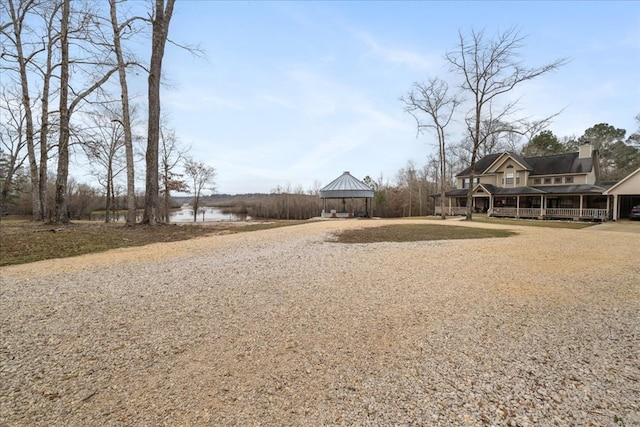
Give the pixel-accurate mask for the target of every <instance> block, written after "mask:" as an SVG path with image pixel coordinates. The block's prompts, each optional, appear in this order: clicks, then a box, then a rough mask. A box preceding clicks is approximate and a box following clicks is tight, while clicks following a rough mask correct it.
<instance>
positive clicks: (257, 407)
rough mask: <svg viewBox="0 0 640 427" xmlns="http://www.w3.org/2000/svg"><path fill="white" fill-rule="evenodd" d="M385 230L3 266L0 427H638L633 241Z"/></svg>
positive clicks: (266, 234)
mask: <svg viewBox="0 0 640 427" xmlns="http://www.w3.org/2000/svg"><path fill="white" fill-rule="evenodd" d="M394 222H398V221H394ZM386 223H389V221H323V222H318V223H310V224H305V225H301V226H295V227H287V228H281V229H274V230H266V231H261V232H253V233H242V234H236V235H226V236H215V237H210V238H203V239H198V240H195V241H190V242H181V243H175V244H163V245H154V246H151V247H148V248H136V249H128V250H121V251H112V252H109V253H107V254H100V255H91V256H83V257H77V258H74V259H72V260H66V261H65V260H58V261H56V260H54V261H47V262H43V263H34V264H30V265H26V266H18V267H6V268H2V269H0V328H1V329H0V330H1V339H2V340H1V346H0V425H2V426H129V425H131V426H141V425H147V426H162V425H166V426H180V425H184V426H283V425H290V426H302V425H327V426H351V425H357V426H388V425H418V426H627V427H629V426H640V261H639V259H640V257H639V254H640V252H639V248H640V239H639V238H640V235H639V234H634V233H621V232H610V231H606V230H600V229H599V228H598V227H599V226H595V227H591V228H587V229H583V230H566V229H548V228H533V227H526V228H525V227H509V228H511V229H515V230H517V231H518V233H519V234H518V235H517V236H514V237H509V238H499V239H498V238H494V239H481V240H457V241H456V240H453V241H439V242H417V243H379V244H369V245H362V244H356V245H344V244H338V243H332V242H328V241H327V237H328V236H329V233H331V232H333V231H335V230H339V229H341V228H347V227H363V226H367V227H368V226H378V225H382V224H386ZM435 223H436V224H440V225H443V226H447V225H462V226H477V225H474V224H472V225H469V224H466V223H462V222H452V221H446V222H444V223H443V222H440V221H437V222H435ZM639 225H640V224H639ZM485 227H488V226H486V225H485ZM145 251H146V252H145Z"/></svg>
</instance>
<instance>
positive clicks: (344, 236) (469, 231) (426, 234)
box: [334, 224, 516, 243]
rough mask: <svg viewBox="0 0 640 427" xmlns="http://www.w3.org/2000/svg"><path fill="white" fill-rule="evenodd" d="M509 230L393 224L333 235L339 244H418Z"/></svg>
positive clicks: (495, 234) (510, 233)
mask: <svg viewBox="0 0 640 427" xmlns="http://www.w3.org/2000/svg"><path fill="white" fill-rule="evenodd" d="M514 234H516V233H515V232H513V231H509V230H494V229H487V228H476V227H462V226H453V225H444V224H442V225H437V224H394V225H383V226H381V227H371V228H364V229H358V230H345V231H342V232H339V233H336V234H335V240H334V241H336V242H339V243H377V242H418V241H425V240H453V239H484V238H489V237H509V236H513V235H514Z"/></svg>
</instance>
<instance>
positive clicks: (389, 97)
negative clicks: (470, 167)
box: [162, 0, 640, 194]
mask: <svg viewBox="0 0 640 427" xmlns="http://www.w3.org/2000/svg"><path fill="white" fill-rule="evenodd" d="M514 26H515V27H517V28H519V29H520V31H521V34H522V35H526V36H527V41H526V45H525V47H524V48H523V49H522V51H521V53H522V59H523V61H524V62H525V63H526V64H528V65H530V66H539V65H542V64H544V63H546V62H550V61H552V60H554V59H557V58H561V57H567V58H569V59H570V63H569V64H568V65H566V66H565V67H563V68H562V69H560V70H559V71H557V72H555V73H553V74H550V75H547V76H543V77H542V78H540V79H539V80H537V81H533V82H531V83H530V84H527V85H526V86H523V87H522V88H521V89H520V90H519V91H518V93H514V94H513V95H514V96H522V101H521V105H520V106H521V108H522V115H523V116H527V117H531V118H541V117H543V116H546V115H550V114H552V113H555V112H557V111H560V110H561V109H563V108H566V109H565V111H564V112H563V113H562V114H561V115H560V116H559V117H558V118H557V119H556V120H555V121H554V123H553V124H552V125H551V126H550V128H549V129H550V130H552V131H553V132H554V134H556V135H557V136H559V137H561V136H571V135H576V136H580V135H581V134H582V133H583V131H584V130H585V129H587V128H589V127H591V126H593V125H594V124H597V123H601V122H606V123H609V124H611V125H614V126H616V127H621V128H625V129H627V131H628V132H629V133H630V132H632V131H635V130H636V129H637V123H636V121H635V120H634V117H635V116H636V115H637V114H639V113H640V2H631V1H624V2H615V1H610V2H577V1H571V2H552V1H545V2H525V1H514V2H506V1H504V2H503V1H500V2H479V1H478V2H418V1H412V2H399V1H393V2H384V1H376V2H368V1H351V2H346V1H345V2H341V1H318V2H310V1H300V2H293V1H291V2H266V1H264V2H263V1H255V2H253V1H251V2H250V1H233V2H224V1H189V0H179V1H178V2H177V4H176V10H175V12H174V16H173V20H172V22H171V27H170V37H171V38H172V39H173V40H175V41H177V42H179V43H183V44H199V45H200V47H201V48H202V49H203V50H204V51H205V54H206V57H204V58H197V57H194V56H191V55H190V54H188V53H186V52H184V51H182V50H180V49H177V48H175V47H173V46H171V45H167V51H166V54H165V63H164V69H163V71H164V77H165V79H166V80H167V82H168V83H169V85H168V86H167V87H165V88H163V92H162V101H163V108H164V111H165V112H167V113H168V114H169V117H170V120H171V126H173V127H174V128H175V130H176V132H177V135H178V137H179V138H180V141H181V143H182V144H187V145H191V147H192V148H191V151H190V155H192V156H193V157H195V158H197V159H199V160H202V161H204V162H205V163H207V164H209V165H211V166H213V167H214V168H215V169H216V171H217V174H218V175H217V179H216V181H217V192H218V193H231V194H235V193H249V192H269V191H270V190H272V189H274V188H275V187H276V186H278V185H279V186H281V187H286V186H290V187H291V188H292V189H294V188H297V187H301V188H302V189H304V190H308V189H311V188H312V187H313V186H314V185H318V184H319V185H321V186H323V185H326V184H328V183H329V182H330V181H331V180H333V179H334V178H336V177H337V176H339V175H340V174H341V173H342V172H343V171H346V170H348V171H351V173H352V174H353V175H354V176H356V177H358V178H363V177H364V176H365V175H370V176H372V177H374V178H378V177H379V176H380V175H381V174H382V176H383V177H384V178H385V179H390V180H393V178H394V175H395V174H396V172H397V171H398V170H399V169H400V168H402V167H404V166H405V165H406V164H407V161H408V160H413V161H414V162H415V164H416V166H418V167H420V166H421V165H423V164H424V162H425V159H426V157H427V156H428V155H429V154H430V153H435V152H436V149H437V148H436V145H435V144H434V142H435V136H433V135H428V134H427V135H422V136H420V137H418V138H416V128H415V122H414V119H413V118H412V117H411V116H409V115H408V114H406V113H404V111H403V104H402V103H401V102H400V100H399V98H400V97H401V96H402V95H404V94H405V93H406V92H407V91H408V90H409V88H410V86H411V84H412V83H413V82H414V81H422V80H426V79H427V77H429V76H438V77H441V78H443V79H445V80H448V81H449V82H450V84H455V83H456V82H457V80H456V76H454V75H452V74H451V73H449V72H448V69H447V66H446V64H445V62H444V60H443V55H444V53H445V52H446V51H447V50H451V49H453V48H455V44H456V40H457V34H458V31H459V30H461V31H465V32H466V31H468V30H471V29H476V30H481V29H484V30H485V32H486V33H487V34H495V33H497V32H498V31H503V30H505V29H507V28H509V27H514ZM449 133H450V135H449V140H450V141H452V142H454V141H458V140H460V139H461V138H462V136H463V134H462V129H461V125H460V123H456V124H453V125H452V126H451V127H450V128H449Z"/></svg>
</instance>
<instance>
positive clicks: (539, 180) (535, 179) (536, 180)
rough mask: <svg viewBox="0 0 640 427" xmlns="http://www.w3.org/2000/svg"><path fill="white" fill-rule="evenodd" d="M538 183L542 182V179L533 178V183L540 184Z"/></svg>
mask: <svg viewBox="0 0 640 427" xmlns="http://www.w3.org/2000/svg"><path fill="white" fill-rule="evenodd" d="M540 184H542V180H541V179H540V178H534V179H533V185H540Z"/></svg>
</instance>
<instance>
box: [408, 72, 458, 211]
mask: <svg viewBox="0 0 640 427" xmlns="http://www.w3.org/2000/svg"><path fill="white" fill-rule="evenodd" d="M448 91H449V85H447V83H446V82H445V81H442V80H440V79H438V78H437V77H435V78H430V79H429V80H427V82H426V83H418V82H416V83H414V84H413V86H412V88H411V90H410V91H409V93H407V95H405V96H404V97H402V98H401V100H402V101H403V102H404V103H405V109H404V110H405V111H406V112H407V113H409V114H411V115H412V116H413V118H415V120H416V124H417V127H418V134H420V133H422V132H423V131H424V130H425V129H433V130H435V131H436V135H437V136H438V155H439V160H440V162H439V163H440V176H441V177H444V176H446V166H447V161H446V132H445V129H446V127H447V126H448V125H449V123H450V122H451V119H452V117H453V114H454V113H455V110H456V108H457V107H458V105H459V104H460V101H459V100H458V99H457V98H456V97H455V96H452V95H449V94H448ZM445 191H446V188H445V182H444V179H441V180H440V217H441V218H442V219H445V218H446V213H445V210H444V208H445V206H444V202H445V194H444V193H445Z"/></svg>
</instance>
